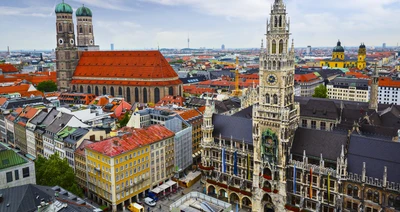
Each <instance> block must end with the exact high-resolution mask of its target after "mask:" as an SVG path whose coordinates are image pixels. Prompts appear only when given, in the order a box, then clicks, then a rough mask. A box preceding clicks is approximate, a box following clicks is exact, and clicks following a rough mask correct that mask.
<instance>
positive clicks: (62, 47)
mask: <svg viewBox="0 0 400 212" xmlns="http://www.w3.org/2000/svg"><path fill="white" fill-rule="evenodd" d="M55 13H56V28H57V30H56V31H57V48H56V59H57V86H58V88H59V89H60V90H69V85H70V82H71V80H72V76H73V73H74V71H75V68H76V65H77V63H78V51H88V50H92V49H93V50H98V48H99V47H98V46H96V45H95V42H94V32H93V24H92V11H91V10H90V9H89V8H87V7H85V6H82V7H80V8H78V9H77V10H76V20H77V26H76V32H77V37H75V26H74V21H73V9H72V7H71V6H70V5H68V4H66V3H64V1H63V2H62V3H60V4H58V5H57V6H56V8H55Z"/></svg>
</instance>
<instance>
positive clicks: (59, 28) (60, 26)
mask: <svg viewBox="0 0 400 212" xmlns="http://www.w3.org/2000/svg"><path fill="white" fill-rule="evenodd" d="M58 32H62V24H61V23H59V24H58Z"/></svg>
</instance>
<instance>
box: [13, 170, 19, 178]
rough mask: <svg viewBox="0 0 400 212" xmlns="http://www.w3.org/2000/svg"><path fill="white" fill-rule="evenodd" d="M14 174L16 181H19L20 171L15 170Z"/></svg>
mask: <svg viewBox="0 0 400 212" xmlns="http://www.w3.org/2000/svg"><path fill="white" fill-rule="evenodd" d="M14 174H15V180H19V172H18V170H15V171H14Z"/></svg>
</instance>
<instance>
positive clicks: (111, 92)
mask: <svg viewBox="0 0 400 212" xmlns="http://www.w3.org/2000/svg"><path fill="white" fill-rule="evenodd" d="M110 94H111V96H114V87H111V88H110Z"/></svg>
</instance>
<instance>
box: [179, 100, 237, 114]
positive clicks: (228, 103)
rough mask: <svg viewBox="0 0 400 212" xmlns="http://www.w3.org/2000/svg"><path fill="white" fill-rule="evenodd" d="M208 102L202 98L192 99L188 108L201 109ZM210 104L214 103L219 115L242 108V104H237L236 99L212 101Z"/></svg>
mask: <svg viewBox="0 0 400 212" xmlns="http://www.w3.org/2000/svg"><path fill="white" fill-rule="evenodd" d="M206 101H207V100H206V99H201V98H190V100H189V102H188V103H187V104H188V106H194V107H200V106H205V105H206ZM210 103H214V105H215V112H216V113H218V114H220V113H225V112H227V111H230V110H232V109H236V108H240V102H237V101H236V100H235V99H227V100H224V101H218V100H210Z"/></svg>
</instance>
